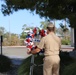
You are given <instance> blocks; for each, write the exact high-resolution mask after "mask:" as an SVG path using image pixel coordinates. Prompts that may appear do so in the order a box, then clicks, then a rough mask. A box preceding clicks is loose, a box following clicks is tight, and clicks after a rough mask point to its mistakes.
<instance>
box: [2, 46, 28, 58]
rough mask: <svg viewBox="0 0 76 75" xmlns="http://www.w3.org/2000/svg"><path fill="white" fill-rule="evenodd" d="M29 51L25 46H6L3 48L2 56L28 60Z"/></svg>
mask: <svg viewBox="0 0 76 75" xmlns="http://www.w3.org/2000/svg"><path fill="white" fill-rule="evenodd" d="M26 51H27V49H26V47H25V46H22V47H21V46H4V47H2V54H3V55H5V56H8V57H10V58H27V57H28V56H29V55H28V54H27V52H26Z"/></svg>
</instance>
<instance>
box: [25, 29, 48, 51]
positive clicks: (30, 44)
mask: <svg viewBox="0 0 76 75" xmlns="http://www.w3.org/2000/svg"><path fill="white" fill-rule="evenodd" d="M46 35H47V33H46V31H45V30H44V29H42V30H39V29H38V28H34V29H33V30H32V32H29V33H27V36H26V39H25V40H24V43H25V44H26V48H27V49H30V50H33V49H36V48H37V46H36V45H35V43H36V42H40V38H42V37H44V36H46ZM37 36H38V37H39V38H37ZM41 52H43V49H42V50H41Z"/></svg>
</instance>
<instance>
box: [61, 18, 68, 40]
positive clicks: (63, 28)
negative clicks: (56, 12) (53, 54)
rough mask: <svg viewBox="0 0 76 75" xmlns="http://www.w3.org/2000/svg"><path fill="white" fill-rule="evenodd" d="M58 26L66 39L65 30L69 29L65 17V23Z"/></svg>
mask: <svg viewBox="0 0 76 75" xmlns="http://www.w3.org/2000/svg"><path fill="white" fill-rule="evenodd" d="M60 28H61V29H62V31H63V35H64V38H65V39H67V32H68V31H69V29H68V27H67V25H66V19H65V24H64V25H63V24H62V23H61V24H60Z"/></svg>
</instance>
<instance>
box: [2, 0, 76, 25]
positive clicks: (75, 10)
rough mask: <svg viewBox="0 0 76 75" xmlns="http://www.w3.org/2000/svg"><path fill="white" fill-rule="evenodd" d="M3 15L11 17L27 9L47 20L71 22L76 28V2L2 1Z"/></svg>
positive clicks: (52, 0) (51, 0) (60, 0)
mask: <svg viewBox="0 0 76 75" xmlns="http://www.w3.org/2000/svg"><path fill="white" fill-rule="evenodd" d="M1 1H3V3H4V4H2V13H3V14H4V15H7V14H8V15H9V14H10V13H13V12H14V11H18V10H23V9H27V10H30V11H31V12H33V11H36V14H39V15H40V17H45V18H47V19H55V18H56V19H64V18H68V19H69V20H70V23H71V24H70V26H72V27H76V26H75V20H76V17H75V16H76V6H75V5H76V0H1Z"/></svg>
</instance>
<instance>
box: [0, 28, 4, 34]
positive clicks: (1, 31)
mask: <svg viewBox="0 0 76 75" xmlns="http://www.w3.org/2000/svg"><path fill="white" fill-rule="evenodd" d="M4 33H5V28H4V27H0V35H4Z"/></svg>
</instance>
